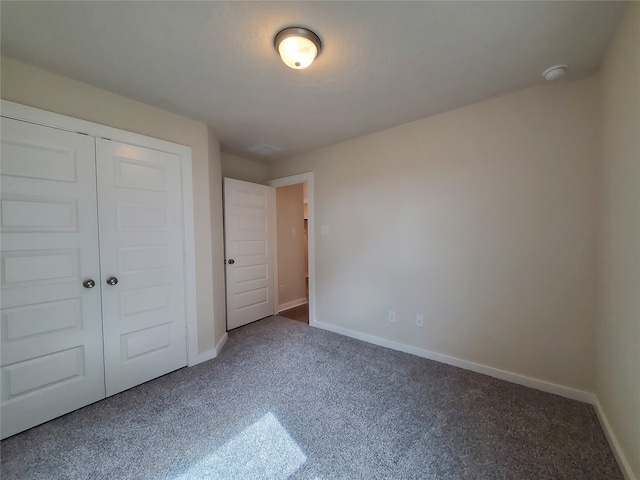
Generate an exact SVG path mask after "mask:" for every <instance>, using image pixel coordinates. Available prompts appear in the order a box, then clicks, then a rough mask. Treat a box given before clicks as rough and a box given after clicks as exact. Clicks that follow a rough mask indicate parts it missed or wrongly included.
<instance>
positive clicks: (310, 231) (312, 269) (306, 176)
mask: <svg viewBox="0 0 640 480" xmlns="http://www.w3.org/2000/svg"><path fill="white" fill-rule="evenodd" d="M304 182H307V217H308V219H307V250H308V252H309V253H308V254H309V325H311V326H315V323H316V249H315V218H314V217H315V209H314V200H313V172H306V173H300V174H298V175H291V176H288V177H281V178H276V179H273V180H269V185H270V186H271V187H272V188H278V187H286V186H288V185H295V184H298V183H304ZM277 215H278V213H277V208H276V216H277ZM274 230H275V229H274ZM273 238H274V240H275V242H276V243H275V245H277V232H275V231H274V232H273ZM274 250H275V252H274V255H273V261H274V265H275V268H274V277H275V287H276V288H274V295H275V299H274V305H273V309H274V311H273V314H274V315H275V314H276V313H278V312H276V310H277V309H278V288H277V287H278V249H277V248H275V249H274Z"/></svg>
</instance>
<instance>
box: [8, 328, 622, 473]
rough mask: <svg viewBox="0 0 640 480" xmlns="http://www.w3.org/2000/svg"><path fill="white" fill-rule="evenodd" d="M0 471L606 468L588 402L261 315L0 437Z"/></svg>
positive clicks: (607, 457)
mask: <svg viewBox="0 0 640 480" xmlns="http://www.w3.org/2000/svg"><path fill="white" fill-rule="evenodd" d="M1 447H2V478H3V479H4V480H9V479H48V480H50V479H57V478H65V479H71V478H73V479H76V478H78V479H134V478H135V479H157V478H162V479H204V478H211V479H213V478H223V479H236V478H237V479H254V478H255V479H257V478H274V479H280V478H292V479H317V480H320V479H323V480H324V479H331V478H345V479H361V478H362V479H378V478H397V479H413V478H415V479H418V478H419V479H493V478H500V479H518V480H522V479H618V478H622V476H621V474H620V471H619V469H618V467H617V465H616V463H615V460H614V457H613V455H612V453H611V451H610V449H609V447H608V445H607V442H606V440H605V437H604V434H603V433H602V430H601V428H600V426H599V425H598V421H597V419H596V416H595V413H594V410H593V408H592V407H591V406H589V405H586V404H584V403H580V402H576V401H572V400H568V399H565V398H561V397H558V396H555V395H551V394H547V393H543V392H539V391H536V390H532V389H529V388H525V387H521V386H518V385H513V384H510V383H507V382H504V381H501V380H496V379H494V378H491V377H487V376H484V375H479V374H476V373H472V372H468V371H465V370H461V369H458V368H454V367H450V366H447V365H443V364H439V363H436V362H432V361H428V360H425V359H422V358H418V357H414V356H411V355H407V354H404V353H400V352H396V351H393V350H388V349H385V348H382V347H377V346H374V345H369V344H367V343H363V342H359V341H357V340H353V339H350V338H347V337H343V336H339V335H336V334H333V333H329V332H325V331H322V330H318V329H314V328H311V327H309V326H308V325H304V324H303V323H300V322H297V321H292V320H289V319H285V318H282V317H272V318H268V319H265V320H262V321H260V322H257V323H254V324H251V325H248V326H246V327H243V328H240V329H237V330H235V331H232V332H230V334H229V340H228V343H227V346H226V347H225V348H224V350H223V351H222V353H221V354H220V356H219V357H218V358H217V359H215V360H211V361H209V362H206V363H204V364H201V365H198V366H196V367H193V368H187V369H182V370H179V371H177V372H174V373H172V374H169V375H166V376H164V377H161V378H159V379H156V380H154V381H151V382H149V383H146V384H144V385H141V386H139V387H136V388H133V389H131V390H128V391H126V392H123V393H121V394H119V395H116V396H114V397H111V398H108V399H106V400H104V401H101V402H98V403H96V404H93V405H90V406H88V407H85V408H83V409H81V410H78V411H76V412H73V413H71V414H69V415H66V416H64V417H61V418H59V419H56V420H53V421H51V422H49V423H47V424H44V425H41V426H39V427H36V428H34V429H31V430H29V431H27V432H24V433H22V434H19V435H16V436H14V437H11V438H9V439H7V440H5V441H3V442H2V444H1Z"/></svg>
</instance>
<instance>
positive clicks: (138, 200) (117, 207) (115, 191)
mask: <svg viewBox="0 0 640 480" xmlns="http://www.w3.org/2000/svg"><path fill="white" fill-rule="evenodd" d="M96 156H97V168H98V205H99V225H100V263H101V268H102V278H101V281H102V308H103V321H104V351H105V376H106V391H107V396H108V395H113V394H115V393H118V392H121V391H122V390H126V389H128V388H130V387H133V386H135V385H139V384H140V383H143V382H146V381H148V380H151V379H152V378H156V377H158V376H160V375H164V374H165V373H168V372H171V371H173V370H176V369H178V368H181V367H184V366H186V364H187V356H186V324H185V320H186V316H185V290H184V268H185V267H184V250H183V224H182V189H181V179H180V176H181V173H180V172H181V166H180V157H179V156H177V155H174V154H170V153H165V152H159V151H156V150H151V149H148V148H142V147H136V146H132V145H126V144H122V143H117V142H113V141H110V140H104V139H96ZM116 282H117V283H116Z"/></svg>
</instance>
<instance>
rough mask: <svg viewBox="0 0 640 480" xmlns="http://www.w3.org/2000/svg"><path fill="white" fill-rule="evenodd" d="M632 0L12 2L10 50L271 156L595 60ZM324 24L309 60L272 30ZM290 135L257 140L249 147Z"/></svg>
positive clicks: (579, 73) (5, 12)
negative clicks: (296, 59)
mask: <svg viewBox="0 0 640 480" xmlns="http://www.w3.org/2000/svg"><path fill="white" fill-rule="evenodd" d="M625 7H626V4H625V3H621V2H587V1H583V2H579V1H576V2H536V1H533V2H531V1H529V2H527V1H521V2H400V1H396V2H324V1H322V2H320V1H318V2H42V3H41V2H10V1H4V0H3V1H2V3H1V17H2V18H1V29H2V53H3V54H4V55H7V56H8V57H11V58H14V59H17V60H21V61H24V62H27V63H30V64H33V65H36V66H39V67H42V68H44V69H47V70H51V71H54V72H57V73H61V74H63V75H66V76H69V77H72V78H75V79H78V80H81V81H83V82H86V83H89V84H92V85H95V86H98V87H102V88H104V89H106V90H110V91H113V92H116V93H119V94H122V95H125V96H127V97H130V98H134V99H136V100H139V101H142V102H145V103H148V104H151V105H155V106H158V107H161V108H164V109H166V110H170V111H173V112H176V113H179V114H182V115H185V116H188V117H191V118H194V119H197V120H200V121H202V122H205V123H207V124H209V125H211V126H212V127H213V128H214V130H215V131H216V132H217V133H218V136H219V138H220V140H221V142H222V148H223V151H226V152H229V153H235V154H237V155H240V156H244V157H248V158H255V159H260V160H263V161H268V160H272V159H275V158H281V157H284V156H288V155H291V154H295V153H299V152H303V151H308V150H311V149H314V148H318V147H321V146H325V145H330V144H333V143H337V142H339V141H343V140H347V139H350V138H354V137H357V136H360V135H364V134H368V133H372V132H375V131H378V130H382V129H385V128H388V127H392V126H395V125H399V124H402V123H406V122H409V121H412V120H416V119H419V118H423V117H426V116H429V115H433V114H436V113H439V112H443V111H446V110H450V109H453V108H456V107H460V106H463V105H467V104H470V103H474V102H478V101H480V100H484V99H487V98H491V97H494V96H497V95H501V94H504V93H508V92H511V91H515V90H518V89H521V88H525V87H529V86H533V85H536V84H538V83H542V82H544V79H543V78H542V76H541V73H542V71H543V70H544V69H545V68H546V67H549V66H551V65H554V64H557V63H568V64H569V65H570V69H569V73H568V78H569V79H575V78H579V77H583V76H586V75H590V74H592V73H594V72H595V71H597V69H598V67H599V65H600V63H601V61H602V58H603V56H604V53H605V51H606V48H607V45H608V44H609V41H610V40H611V37H612V35H613V32H614V31H615V28H616V26H617V24H618V23H619V21H620V19H621V17H622V14H623V12H624V9H625ZM292 25H296V26H306V27H310V28H312V29H313V30H314V31H315V32H316V33H317V34H318V35H319V36H320V38H321V39H322V41H323V44H324V50H323V52H322V53H321V54H320V56H319V57H318V59H317V60H316V62H315V63H314V64H313V65H311V67H309V68H308V69H306V70H292V69H289V68H288V67H286V66H285V65H284V64H283V63H282V62H281V61H280V59H279V57H278V55H277V53H276V51H275V49H274V47H273V37H274V35H275V34H276V33H277V32H278V31H279V30H280V29H282V28H283V27H286V26H292ZM256 143H264V144H267V145H271V146H274V147H277V148H279V149H280V151H279V152H277V153H274V154H271V155H268V156H261V155H258V154H254V153H251V152H250V151H248V150H247V149H248V148H249V147H251V146H253V145H255V144H256Z"/></svg>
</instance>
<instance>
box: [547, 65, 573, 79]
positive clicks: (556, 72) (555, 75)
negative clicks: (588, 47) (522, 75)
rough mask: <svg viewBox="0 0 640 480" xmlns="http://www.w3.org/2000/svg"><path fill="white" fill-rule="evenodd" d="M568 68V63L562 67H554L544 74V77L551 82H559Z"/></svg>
mask: <svg viewBox="0 0 640 480" xmlns="http://www.w3.org/2000/svg"><path fill="white" fill-rule="evenodd" d="M568 66H569V65H567V64H566V63H563V64H562V65H554V66H553V67H549V68H547V69H546V70H545V71H544V72H542V76H543V77H544V78H545V79H547V80H549V81H553V80H558V79H559V78H562V77H564V74H565V72H566V71H567V67H568Z"/></svg>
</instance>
